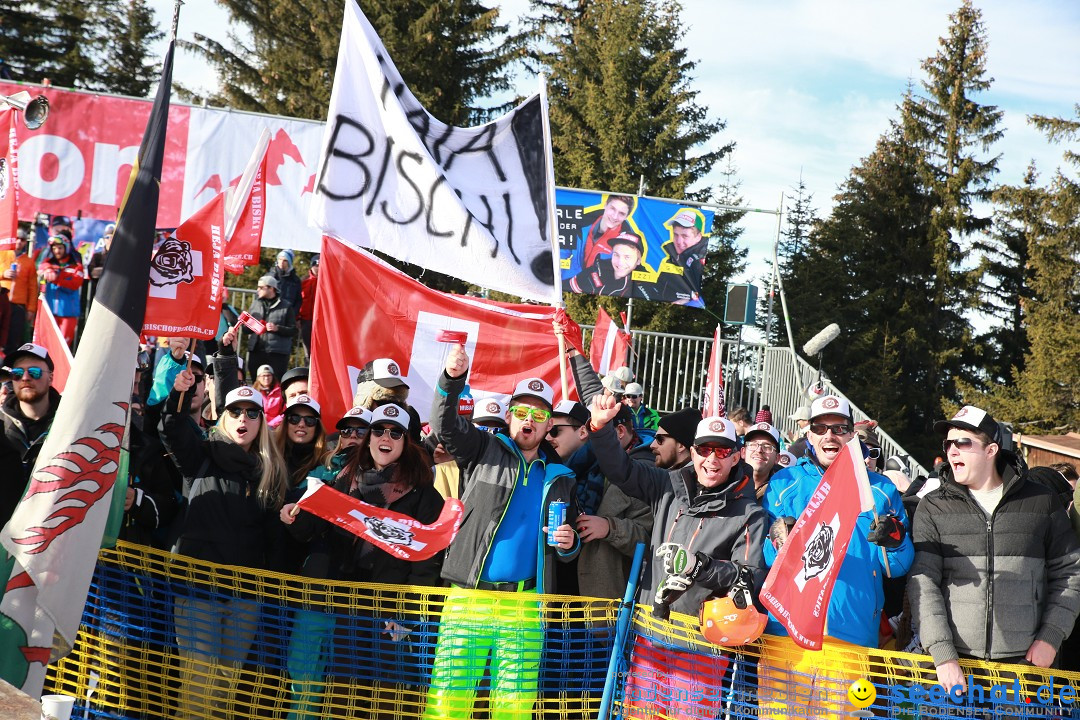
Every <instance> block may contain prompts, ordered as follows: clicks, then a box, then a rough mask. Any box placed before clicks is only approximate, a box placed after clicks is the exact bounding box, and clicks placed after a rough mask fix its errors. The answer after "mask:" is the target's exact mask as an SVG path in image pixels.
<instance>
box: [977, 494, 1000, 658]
mask: <svg viewBox="0 0 1080 720" xmlns="http://www.w3.org/2000/svg"><path fill="white" fill-rule="evenodd" d="M999 504H1000V502H999ZM980 509H981V508H980ZM994 512H997V508H994ZM993 531H994V516H993V515H991V516H990V517H989V518H987V520H986V650H985V651H984V654H983V657H984V658H985V659H986V660H989V659H990V641H991V638H992V637H993V632H994V623H993V612H992V611H991V608H992V607H993V606H994V532H993Z"/></svg>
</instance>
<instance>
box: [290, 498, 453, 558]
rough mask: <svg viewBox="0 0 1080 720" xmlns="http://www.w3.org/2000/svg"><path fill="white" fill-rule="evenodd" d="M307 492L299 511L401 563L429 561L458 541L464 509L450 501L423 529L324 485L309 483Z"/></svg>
mask: <svg viewBox="0 0 1080 720" xmlns="http://www.w3.org/2000/svg"><path fill="white" fill-rule="evenodd" d="M308 484H309V488H308V492H307V493H305V494H304V497H302V498H301V499H300V502H298V503H297V504H296V505H297V507H299V508H301V509H303V510H307V511H308V512H309V513H311V514H312V515H317V516H318V517H321V518H322V519H323V520H326V521H328V522H331V523H333V524H334V525H337V526H338V527H340V528H344V529H345V530H348V531H349V532H351V533H352V534H353V535H355V536H357V537H358V538H361V539H362V540H367V541H368V542H370V543H371V544H372V545H375V546H376V547H379V548H381V549H383V550H385V551H386V552H388V553H390V554H391V555H393V556H395V557H399V558H401V559H402V560H411V561H416V560H426V559H428V558H429V557H431V556H432V555H434V554H435V553H437V552H439V551H441V550H445V549H446V548H447V547H448V546H449V545H450V543H451V542H453V540H454V538H455V537H457V532H458V528H460V527H461V519H462V517H463V516H464V514H465V506H464V505H463V504H462V503H461V501H460V500H455V499H453V498H450V499H448V500H447V501H446V503H445V504H444V505H443V509H442V512H441V513H439V519H438V520H436V521H435V522H433V523H432V524H431V525H424V524H423V523H421V522H420V521H419V520H417V519H415V518H411V517H409V516H408V515H403V514H402V513H398V512H394V511H393V510H387V509H386V508H381V507H376V506H375V505H368V504H367V503H366V502H363V501H361V500H357V499H356V498H354V497H352V496H350V495H346V494H345V493H343V492H341V491H339V490H335V489H334V488H332V487H330V486H328V485H324V484H323V483H321V482H318V481H316V480H314V479H313V478H309V479H308Z"/></svg>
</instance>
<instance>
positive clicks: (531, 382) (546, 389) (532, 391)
mask: <svg viewBox="0 0 1080 720" xmlns="http://www.w3.org/2000/svg"><path fill="white" fill-rule="evenodd" d="M519 397H533V398H536V399H537V400H543V401H544V402H545V403H547V406H548V407H552V406H553V405H554V402H553V401H554V399H555V392H554V391H553V390H552V389H551V386H550V385H548V384H547V383H546V382H544V381H543V379H542V378H538V377H534V378H525V379H524V380H522V381H521V382H519V383H518V384H517V387H515V388H514V394H513V395H511V396H510V402H511V403H513V402H514V401H515V400H517V399H518V398H519Z"/></svg>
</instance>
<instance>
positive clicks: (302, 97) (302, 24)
mask: <svg viewBox="0 0 1080 720" xmlns="http://www.w3.org/2000/svg"><path fill="white" fill-rule="evenodd" d="M221 4H222V5H224V6H225V7H226V9H227V10H228V11H229V15H230V18H231V19H232V21H233V22H234V23H236V24H237V25H238V29H237V30H236V31H232V32H230V34H229V41H228V43H219V42H215V41H213V40H211V39H210V38H207V37H205V36H202V35H196V36H195V42H194V43H188V44H185V47H187V48H188V49H190V50H192V51H194V52H195V53H196V54H199V55H201V56H203V57H204V58H205V59H206V60H208V61H209V62H210V63H211V64H212V65H214V66H216V67H217V69H218V76H219V80H220V90H219V91H218V92H217V93H216V94H214V95H213V96H211V97H209V98H207V100H208V101H209V102H211V103H212V104H215V105H225V106H229V107H234V108H238V109H242V110H254V111H258V112H266V113H272V114H279V115H289V116H292V117H304V118H309V119H323V118H325V117H326V110H327V106H328V105H329V101H330V91H331V88H332V87H333V80H334V70H335V67H336V64H337V53H338V42H339V40H340V38H341V22H342V16H343V8H344V5H343V4H341V3H326V2H322V1H321V0H221ZM361 8H362V9H363V11H364V13H365V14H366V15H367V17H368V19H369V20H370V21H371V24H372V25H373V26H374V28H375V30H376V32H378V34H379V37H380V39H381V40H382V42H383V44H384V45H385V46H386V49H387V51H388V52H389V53H390V57H391V58H392V59H393V61H394V64H395V65H396V66H397V68H398V70H399V71H400V72H401V75H402V77H403V78H404V79H405V82H406V84H408V86H409V89H410V90H411V91H412V92H413V94H414V95H416V97H417V98H418V99H419V100H420V102H421V103H423V105H424V107H426V108H427V110H428V111H429V112H431V114H433V115H434V116H435V117H437V118H439V119H440V120H442V121H444V122H447V123H450V124H453V125H468V124H473V123H476V122H481V121H483V120H485V119H486V118H487V116H488V115H489V114H490V112H491V110H492V109H491V108H488V107H485V106H483V105H481V104H480V101H482V100H484V99H485V98H486V97H488V96H489V95H490V94H493V93H498V92H502V91H505V90H507V89H508V88H509V87H510V85H509V77H508V75H507V72H508V65H509V63H510V62H511V59H512V58H511V55H512V53H513V50H514V48H513V47H512V46H509V47H508V46H504V45H502V44H500V43H499V42H498V41H499V38H500V36H501V35H502V34H503V33H504V32H505V26H503V25H500V24H499V23H498V10H497V9H494V8H491V7H488V6H487V5H486V4H484V3H483V2H481V1H480V0H454V2H445V1H444V0H422V1H421V0H417V1H414V2H397V1H396V0H365V1H364V2H362V3H361ZM185 92H186V94H187V95H188V96H189V97H194V98H196V99H197V96H195V95H193V93H191V92H190V91H185Z"/></svg>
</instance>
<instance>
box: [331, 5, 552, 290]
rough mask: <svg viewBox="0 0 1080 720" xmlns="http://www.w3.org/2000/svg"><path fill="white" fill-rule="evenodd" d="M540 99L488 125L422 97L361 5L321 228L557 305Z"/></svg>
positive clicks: (347, 42)
mask: <svg viewBox="0 0 1080 720" xmlns="http://www.w3.org/2000/svg"><path fill="white" fill-rule="evenodd" d="M542 112H543V108H542V105H541V101H540V97H539V96H534V97H532V98H530V99H528V100H526V101H525V102H523V103H522V104H521V105H519V106H518V107H516V108H515V109H514V110H512V111H511V112H509V113H507V114H506V115H504V116H502V117H501V118H499V119H498V120H496V121H494V122H491V123H488V124H486V125H483V126H481V127H476V128H459V127H453V126H450V125H446V124H445V123H443V122H441V121H439V120H437V119H436V118H434V117H433V116H432V115H431V114H430V113H428V111H427V110H425V109H424V107H423V106H422V105H421V104H420V102H419V101H418V100H417V99H416V98H415V97H414V96H413V94H412V93H411V92H410V91H409V89H408V88H407V87H406V86H405V83H404V82H403V81H402V79H401V75H400V74H399V73H398V71H397V68H395V67H394V64H393V62H392V61H391V59H390V56H389V55H388V54H387V52H386V49H385V48H384V47H383V45H382V42H381V41H380V40H379V37H378V35H376V34H375V30H374V29H373V28H372V27H371V24H370V23H368V21H367V18H365V17H364V15H363V13H361V12H360V9H359V8H358V7H357V5H356V3H355V2H354V1H352V0H350V2H348V3H347V4H346V7H345V22H344V25H343V28H342V32H341V46H340V48H339V50H338V61H337V74H336V75H335V77H334V90H333V93H332V94H331V96H330V112H329V115H328V116H327V124H326V131H325V136H324V140H323V149H322V159H321V160H320V167H319V170H318V173H317V174H316V183H315V194H314V197H313V199H312V202H311V215H310V222H311V224H312V225H314V226H316V227H318V228H320V229H321V230H322V231H323V232H324V233H326V234H327V235H333V236H336V237H338V238H341V239H343V240H346V241H348V242H351V243H354V244H356V245H360V246H363V247H369V248H374V249H376V250H380V251H382V252H385V253H387V254H388V255H391V256H393V257H396V258H398V259H400V260H404V261H407V262H410V263H413V264H415V265H420V266H422V267H425V268H428V269H431V270H436V271H438V272H441V273H445V274H447V275H451V276H454V277H457V278H461V279H462V280H465V281H467V282H470V283H474V284H477V285H480V286H482V287H486V288H490V289H492V290H500V291H502V292H507V293H511V294H514V295H518V296H520V297H524V298H528V299H532V300H539V301H541V302H549V303H550V302H557V301H558V300H559V299H560V295H561V293H560V292H559V290H558V289H557V288H556V285H555V279H554V277H553V274H554V270H553V266H552V256H551V249H552V245H551V240H550V238H551V234H550V232H549V231H548V205H547V195H546V192H547V186H546V182H547V178H548V177H549V169H548V167H547V161H546V149H545V145H544V134H543V129H542V123H543V118H542V114H541V113H542Z"/></svg>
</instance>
